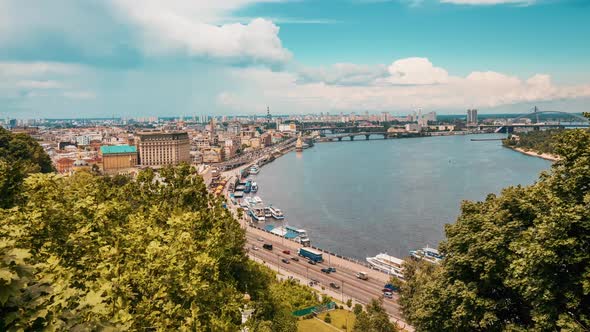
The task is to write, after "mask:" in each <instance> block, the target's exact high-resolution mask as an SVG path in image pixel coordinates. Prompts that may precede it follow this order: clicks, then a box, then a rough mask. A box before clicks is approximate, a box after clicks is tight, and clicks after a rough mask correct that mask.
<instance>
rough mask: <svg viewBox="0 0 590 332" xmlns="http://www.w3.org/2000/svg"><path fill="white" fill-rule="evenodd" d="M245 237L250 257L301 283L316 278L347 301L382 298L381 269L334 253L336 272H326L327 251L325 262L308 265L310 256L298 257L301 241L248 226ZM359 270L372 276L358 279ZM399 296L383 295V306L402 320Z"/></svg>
mask: <svg viewBox="0 0 590 332" xmlns="http://www.w3.org/2000/svg"><path fill="white" fill-rule="evenodd" d="M246 240H247V246H246V249H247V251H248V254H249V255H250V256H252V257H254V258H257V259H260V260H262V261H264V262H265V263H267V264H270V265H271V266H274V267H275V268H276V269H277V270H278V271H279V272H280V273H282V274H284V275H288V276H293V277H294V278H296V279H299V280H302V282H308V281H309V280H316V281H317V282H318V283H319V284H320V285H321V286H322V287H324V288H325V289H330V290H331V291H332V292H331V293H332V294H334V293H336V294H339V296H338V297H337V298H336V299H337V300H340V301H342V302H346V301H347V300H348V299H349V298H352V299H354V300H355V301H356V302H360V303H368V302H369V301H370V300H371V299H373V298H382V297H383V292H382V290H383V286H384V284H385V283H386V280H387V276H385V275H383V276H378V274H381V273H380V272H376V271H370V270H368V269H367V268H366V267H363V266H362V265H358V264H355V263H352V262H346V263H343V262H341V259H339V258H336V257H334V256H332V257H330V259H329V260H330V263H331V266H332V267H336V272H332V273H329V274H327V273H324V272H322V271H321V269H322V268H327V267H329V265H328V264H329V263H328V257H325V256H326V254H324V262H322V263H317V264H316V265H312V264H309V263H308V260H307V259H305V258H303V257H298V255H297V249H298V248H300V245H299V244H298V243H296V242H293V241H289V240H286V239H282V238H281V237H279V236H276V235H273V234H269V233H266V232H264V231H262V230H259V229H256V228H253V227H249V226H247V227H246ZM264 243H267V244H272V246H273V248H272V250H267V249H264V248H263V244H264ZM287 252H289V253H287ZM293 257H297V259H298V260H297V261H295V260H293V259H292V258H293ZM283 259H287V260H288V261H289V263H285V262H283ZM360 271H362V272H366V273H368V274H369V279H368V280H362V279H359V278H357V277H356V274H357V272H360ZM331 283H334V284H335V285H337V286H338V288H334V287H332V286H330V284H331ZM397 299H398V297H397V294H394V295H393V298H392V299H388V298H383V307H384V308H385V310H386V311H387V312H388V313H389V314H390V315H391V316H392V317H393V318H395V319H401V318H400V317H401V314H400V308H399V305H398V303H397Z"/></svg>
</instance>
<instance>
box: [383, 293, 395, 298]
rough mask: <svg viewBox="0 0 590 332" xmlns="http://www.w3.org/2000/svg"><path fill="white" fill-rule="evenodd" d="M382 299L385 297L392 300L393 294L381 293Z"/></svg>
mask: <svg viewBox="0 0 590 332" xmlns="http://www.w3.org/2000/svg"><path fill="white" fill-rule="evenodd" d="M383 297H386V298H388V299H393V293H392V292H383Z"/></svg>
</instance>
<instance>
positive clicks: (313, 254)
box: [297, 248, 324, 263]
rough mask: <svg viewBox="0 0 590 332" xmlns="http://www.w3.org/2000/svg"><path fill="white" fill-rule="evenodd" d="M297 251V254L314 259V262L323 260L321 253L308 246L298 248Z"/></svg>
mask: <svg viewBox="0 0 590 332" xmlns="http://www.w3.org/2000/svg"><path fill="white" fill-rule="evenodd" d="M297 253H298V254H299V256H301V257H305V258H308V259H309V260H310V261H314V262H316V263H319V262H323V261H324V258H323V257H322V253H321V252H319V251H317V250H313V249H310V248H300V249H299V251H298V252H297Z"/></svg>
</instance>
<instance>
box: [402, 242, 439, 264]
mask: <svg viewBox="0 0 590 332" xmlns="http://www.w3.org/2000/svg"><path fill="white" fill-rule="evenodd" d="M410 256H412V258H414V259H418V260H425V261H427V262H430V263H433V264H439V263H440V262H441V261H442V260H443V258H445V257H444V256H443V255H441V253H440V252H439V251H438V250H436V249H434V248H430V247H429V246H426V247H425V248H422V249H417V250H412V251H410Z"/></svg>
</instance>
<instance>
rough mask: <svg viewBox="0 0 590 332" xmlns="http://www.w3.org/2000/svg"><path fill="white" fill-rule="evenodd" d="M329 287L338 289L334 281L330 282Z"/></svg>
mask: <svg viewBox="0 0 590 332" xmlns="http://www.w3.org/2000/svg"><path fill="white" fill-rule="evenodd" d="M330 287H332V288H334V289H340V286H339V285H336V284H335V283H333V282H331V283H330Z"/></svg>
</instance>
